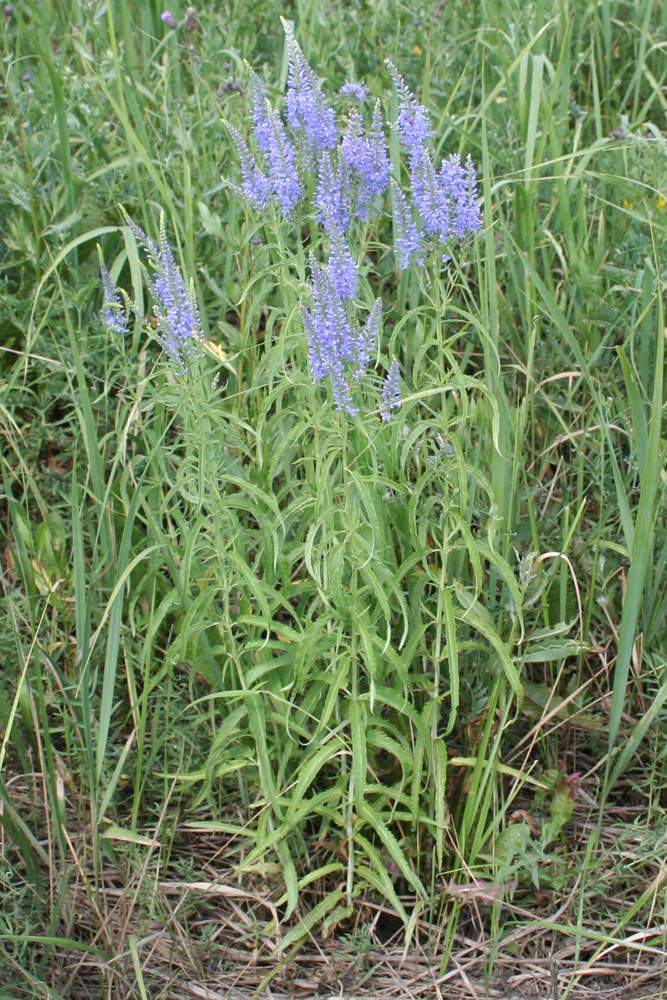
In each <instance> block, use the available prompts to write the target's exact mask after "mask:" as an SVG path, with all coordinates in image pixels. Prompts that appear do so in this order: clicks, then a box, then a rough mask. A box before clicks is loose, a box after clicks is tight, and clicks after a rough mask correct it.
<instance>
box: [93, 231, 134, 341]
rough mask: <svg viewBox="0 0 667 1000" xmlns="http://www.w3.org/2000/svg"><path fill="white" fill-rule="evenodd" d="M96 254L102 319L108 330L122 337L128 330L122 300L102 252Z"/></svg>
mask: <svg viewBox="0 0 667 1000" xmlns="http://www.w3.org/2000/svg"><path fill="white" fill-rule="evenodd" d="M98 252H99V255H100V274H101V275H102V290H103V292H104V306H103V308H102V319H103V320H104V325H105V326H106V328H107V329H108V330H111V331H113V333H120V334H122V335H123V336H124V335H125V334H126V333H127V332H128V329H127V316H126V315H125V309H124V308H123V300H122V299H121V297H120V292H119V291H118V289H117V288H116V285H115V284H114V281H113V279H112V277H111V275H110V274H109V271H108V269H107V266H106V264H105V263H104V261H103V259H102V251H101V250H99V248H98Z"/></svg>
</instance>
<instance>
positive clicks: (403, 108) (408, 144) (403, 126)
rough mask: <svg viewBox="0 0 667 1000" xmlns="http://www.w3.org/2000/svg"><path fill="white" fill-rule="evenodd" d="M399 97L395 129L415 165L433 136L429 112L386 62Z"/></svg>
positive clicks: (396, 71) (389, 62) (395, 70)
mask: <svg viewBox="0 0 667 1000" xmlns="http://www.w3.org/2000/svg"><path fill="white" fill-rule="evenodd" d="M385 62H386V64H387V66H388V67H389V73H390V74H391V78H392V80H393V83H394V87H395V88H396V93H397V95H398V118H397V119H396V121H395V122H394V125H393V128H394V129H395V131H396V134H397V135H398V137H399V139H400V140H401V143H402V145H403V148H404V149H405V151H406V153H407V154H408V156H409V157H410V161H411V162H412V163H414V162H415V161H417V160H419V159H420V158H421V156H422V154H423V153H424V151H425V149H426V145H427V143H428V141H429V139H430V138H431V136H432V135H433V129H432V128H431V121H430V118H429V114H428V111H427V110H426V108H425V107H423V106H422V105H421V104H420V103H419V102H418V101H417V98H416V97H414V95H413V94H412V93H411V92H410V90H409V89H408V87H407V85H406V83H405V80H404V79H403V77H402V76H401V74H400V73H399V72H398V70H397V69H396V67H395V66H394V64H393V63H392V62H391V61H390V60H389V59H386V60H385Z"/></svg>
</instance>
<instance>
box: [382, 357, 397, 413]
mask: <svg viewBox="0 0 667 1000" xmlns="http://www.w3.org/2000/svg"><path fill="white" fill-rule="evenodd" d="M380 399H381V400H382V402H381V403H380V410H381V413H382V419H383V420H390V419H391V413H389V410H395V409H396V407H398V406H400V405H401V366H400V364H399V363H398V361H397V360H396V359H395V358H394V360H393V361H392V363H391V364H390V366H389V371H388V372H387V377H386V379H385V381H384V387H383V389H382V392H381V393H380Z"/></svg>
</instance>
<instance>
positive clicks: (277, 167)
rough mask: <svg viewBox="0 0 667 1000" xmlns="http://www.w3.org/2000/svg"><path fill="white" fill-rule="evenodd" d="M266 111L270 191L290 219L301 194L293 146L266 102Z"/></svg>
mask: <svg viewBox="0 0 667 1000" xmlns="http://www.w3.org/2000/svg"><path fill="white" fill-rule="evenodd" d="M266 110H267V115H268V119H269V122H270V125H271V131H270V136H269V150H268V154H267V159H268V168H269V180H270V182H271V189H272V191H273V194H274V195H275V196H276V198H277V199H278V202H279V204H280V207H281V208H282V210H283V213H284V214H285V215H286V216H287V218H288V219H291V218H292V212H293V210H294V206H295V205H296V203H297V202H298V200H299V198H300V197H301V194H302V187H301V181H300V180H299V175H298V173H297V169H296V155H295V152H294V146H293V145H292V143H291V142H290V140H289V138H288V136H287V132H286V131H285V126H284V125H283V123H282V121H281V120H280V115H279V114H278V112H277V111H274V110H273V109H272V108H271V106H270V104H269V102H268V101H267V102H266Z"/></svg>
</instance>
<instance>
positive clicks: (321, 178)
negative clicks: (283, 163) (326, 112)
mask: <svg viewBox="0 0 667 1000" xmlns="http://www.w3.org/2000/svg"><path fill="white" fill-rule="evenodd" d="M348 173H349V172H348V170H347V165H346V163H345V161H344V160H343V159H338V160H336V161H334V159H333V157H332V155H331V153H330V152H329V150H324V152H323V153H321V154H320V161H319V164H318V170H317V190H316V192H315V207H316V208H317V217H318V219H319V220H320V222H321V223H322V225H323V226H324V228H325V229H326V230H328V231H329V232H332V231H333V230H341V231H342V232H345V230H346V229H347V227H348V225H349V223H350V209H349V190H350V179H349V177H348Z"/></svg>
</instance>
